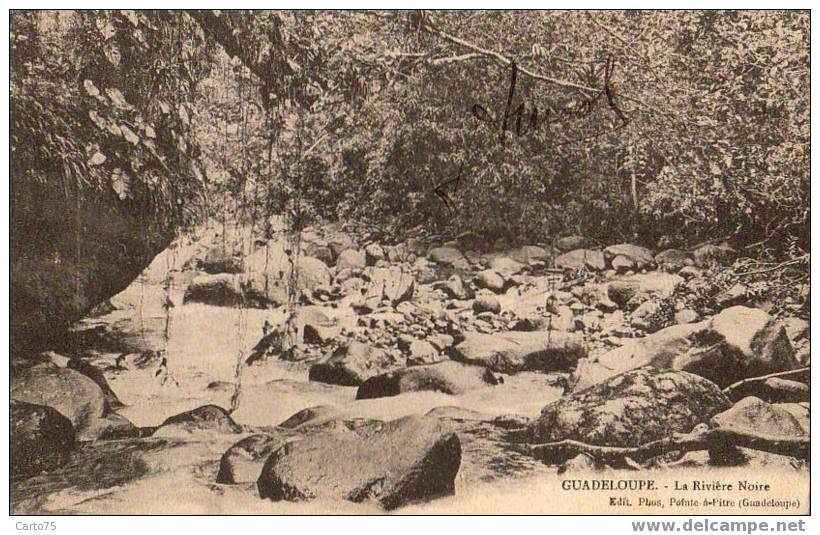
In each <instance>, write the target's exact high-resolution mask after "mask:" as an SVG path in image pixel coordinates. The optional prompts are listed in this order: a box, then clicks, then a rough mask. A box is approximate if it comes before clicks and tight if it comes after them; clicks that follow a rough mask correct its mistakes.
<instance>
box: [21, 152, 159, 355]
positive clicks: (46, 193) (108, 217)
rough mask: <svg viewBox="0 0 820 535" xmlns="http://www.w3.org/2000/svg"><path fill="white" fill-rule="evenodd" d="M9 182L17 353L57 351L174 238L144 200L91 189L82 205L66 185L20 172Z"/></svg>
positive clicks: (86, 191) (53, 178)
mask: <svg viewBox="0 0 820 535" xmlns="http://www.w3.org/2000/svg"><path fill="white" fill-rule="evenodd" d="M41 163H42V162H41ZM29 171H30V170H29ZM10 183H11V185H10V190H11V191H10V205H11V212H12V214H13V218H12V219H13V220H12V224H11V225H10V235H9V272H10V282H9V301H10V310H9V318H10V332H9V335H10V345H11V347H12V348H17V350H19V351H22V350H24V349H25V350H32V351H38V350H44V349H49V348H50V347H55V346H58V345H59V344H60V342H61V341H62V340H63V338H64V336H65V332H66V330H67V329H68V327H69V326H70V325H72V324H73V323H75V322H77V321H79V320H80V319H82V318H83V317H85V316H87V315H88V314H89V312H90V311H91V310H92V309H93V308H94V307H95V306H96V305H98V304H99V303H102V302H103V301H105V300H106V299H108V298H110V297H112V296H114V295H116V294H118V293H120V292H121V291H123V290H124V289H125V288H126V287H127V286H128V285H129V284H131V283H132V282H133V281H134V279H136V278H137V277H138V276H139V274H140V273H141V272H142V271H143V270H144V269H145V268H146V267H147V266H148V265H149V264H150V263H151V261H152V259H153V258H154V257H155V256H157V255H158V254H159V253H161V252H162V251H163V250H164V249H166V248H167V247H168V245H169V244H170V243H171V240H172V238H173V236H174V229H173V228H172V227H171V225H168V224H167V221H168V220H169V217H168V214H161V213H158V212H157V211H155V210H146V209H144V205H143V201H144V200H145V199H126V200H122V201H121V200H120V199H118V198H117V197H116V196H115V195H112V193H111V190H110V189H106V188H99V189H97V188H93V187H88V188H82V189H83V190H84V191H82V193H81V194H80V195H81V197H80V198H78V197H77V193H76V189H72V190H71V192H69V190H67V189H66V188H63V187H60V186H59V184H62V179H60V178H55V177H48V176H42V175H40V176H37V175H36V173H34V174H31V173H29V172H28V171H27V172H21V170H20V169H19V168H15V169H13V170H12V173H11V175H10Z"/></svg>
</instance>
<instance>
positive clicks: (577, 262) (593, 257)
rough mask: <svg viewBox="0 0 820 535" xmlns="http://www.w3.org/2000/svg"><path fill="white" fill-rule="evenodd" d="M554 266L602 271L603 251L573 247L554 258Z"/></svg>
mask: <svg viewBox="0 0 820 535" xmlns="http://www.w3.org/2000/svg"><path fill="white" fill-rule="evenodd" d="M555 267H557V268H559V269H581V268H586V269H589V270H592V271H603V270H604V269H606V262H605V261H604V253H602V252H601V251H593V250H591V249H575V250H574V251H570V252H568V253H564V254H562V255H561V256H559V257H557V258H556V259H555Z"/></svg>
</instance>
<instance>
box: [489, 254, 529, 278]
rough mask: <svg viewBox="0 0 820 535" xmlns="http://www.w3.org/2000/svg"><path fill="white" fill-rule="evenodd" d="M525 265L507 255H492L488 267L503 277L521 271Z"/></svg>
mask: <svg viewBox="0 0 820 535" xmlns="http://www.w3.org/2000/svg"><path fill="white" fill-rule="evenodd" d="M525 267H526V266H525V265H524V264H522V263H521V262H516V261H515V260H513V259H512V258H510V257H507V256H494V257H492V258H491V259H490V269H491V270H493V271H495V272H496V273H498V274H499V275H501V276H503V277H511V276H513V275H517V274H519V273H521V272H522V271H523V270H524V268H525Z"/></svg>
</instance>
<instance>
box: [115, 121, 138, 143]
mask: <svg viewBox="0 0 820 535" xmlns="http://www.w3.org/2000/svg"><path fill="white" fill-rule="evenodd" d="M120 130H122V136H123V137H124V138H125V140H126V141H127V142H129V143H131V144H132V145H136V144H138V143H139V142H140V138H139V136H137V134H135V133H134V131H133V130H131V129H130V128H128V127H127V126H125V125H121V126H120Z"/></svg>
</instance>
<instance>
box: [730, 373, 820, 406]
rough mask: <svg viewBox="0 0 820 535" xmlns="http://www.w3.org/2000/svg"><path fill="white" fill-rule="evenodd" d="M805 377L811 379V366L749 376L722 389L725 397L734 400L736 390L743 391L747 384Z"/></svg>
mask: <svg viewBox="0 0 820 535" xmlns="http://www.w3.org/2000/svg"><path fill="white" fill-rule="evenodd" d="M804 376H805V377H806V378H808V379H809V380H810V379H811V366H806V367H805V368H797V369H796V370H787V371H785V372H776V373H770V374H768V375H761V376H760V377H749V378H747V379H743V380H741V381H738V382H736V383H733V384H731V385H729V386H727V387H726V388H724V389H723V393H724V394H726V397H727V398H729V399H732V400H734V396H736V395H737V394H738V392H741V393H742V392H743V391H744V390H745V389H746V388H747V387H749V385H755V384H757V383H763V382H765V381H767V380H768V379H774V378H780V379H783V378H786V377H790V378H797V377H801V378H802V377H804Z"/></svg>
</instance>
